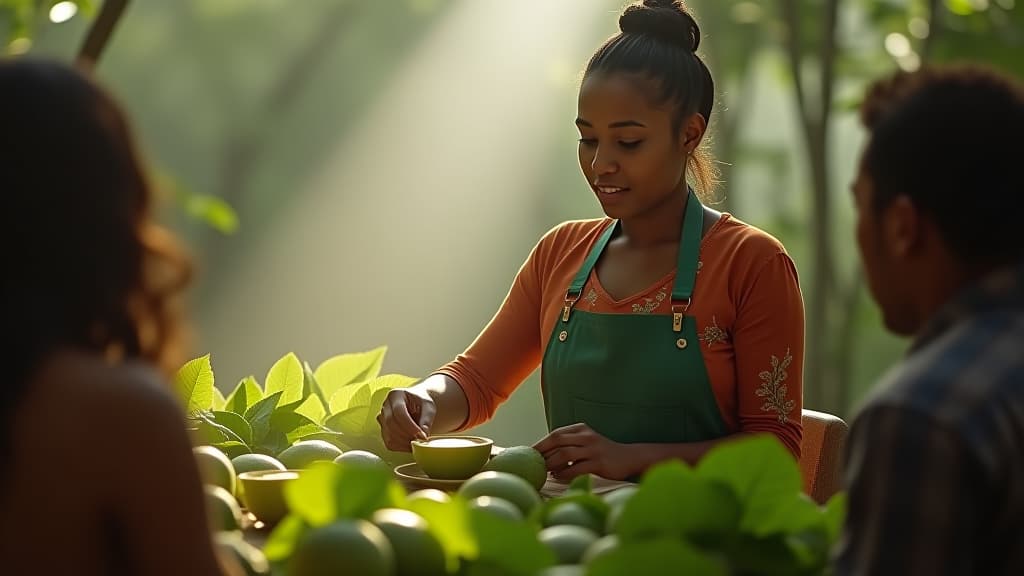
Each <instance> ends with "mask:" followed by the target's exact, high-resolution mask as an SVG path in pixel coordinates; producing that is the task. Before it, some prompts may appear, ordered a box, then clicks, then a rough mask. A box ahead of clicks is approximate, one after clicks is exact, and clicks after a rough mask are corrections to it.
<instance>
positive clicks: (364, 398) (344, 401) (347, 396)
mask: <svg viewBox="0 0 1024 576" xmlns="http://www.w3.org/2000/svg"><path fill="white" fill-rule="evenodd" d="M372 397H373V393H372V392H370V387H369V386H367V385H366V383H361V384H353V385H351V386H346V387H344V388H342V389H341V390H338V391H337V392H336V393H335V394H334V395H333V396H331V401H330V403H329V404H328V408H329V409H330V411H331V414H337V413H338V412H344V411H345V410H348V409H349V408H356V407H359V406H368V405H369V404H370V399H371V398H372Z"/></svg>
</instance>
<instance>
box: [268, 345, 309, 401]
mask: <svg viewBox="0 0 1024 576" xmlns="http://www.w3.org/2000/svg"><path fill="white" fill-rule="evenodd" d="M263 385H264V388H265V389H266V393H267V394H273V393H274V392H281V393H282V394H281V403H282V404H290V403H292V402H298V401H300V400H302V385H303V376H302V362H299V357H298V356H296V355H295V354H294V353H292V352H289V353H288V354H285V355H284V357H283V358H281V359H280V360H278V361H277V362H275V363H274V365H273V366H271V367H270V371H269V372H268V373H267V379H266V381H265V382H264V383H263Z"/></svg>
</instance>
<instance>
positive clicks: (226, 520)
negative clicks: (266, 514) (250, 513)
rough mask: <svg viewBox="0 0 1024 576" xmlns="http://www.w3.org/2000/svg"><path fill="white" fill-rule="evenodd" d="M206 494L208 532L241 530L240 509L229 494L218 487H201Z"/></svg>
mask: <svg viewBox="0 0 1024 576" xmlns="http://www.w3.org/2000/svg"><path fill="white" fill-rule="evenodd" d="M203 490H204V492H205V493H206V519H207V521H208V522H209V525H210V530H211V531H213V532H223V531H231V530H241V529H242V509H241V508H239V507H238V502H236V501H235V497H234V496H232V495H231V493H230V492H228V491H227V490H225V489H223V488H221V487H220V486H213V485H210V484H207V485H206V486H203Z"/></svg>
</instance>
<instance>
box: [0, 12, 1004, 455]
mask: <svg viewBox="0 0 1024 576" xmlns="http://www.w3.org/2000/svg"><path fill="white" fill-rule="evenodd" d="M54 5H58V6H57V7H56V8H54ZM101 5H102V2H100V1H99V0H90V1H84V0H83V1H80V2H52V1H36V0H0V50H4V51H6V52H8V53H11V54H17V53H24V52H26V51H27V52H28V53H30V54H35V55H49V56H55V57H58V58H61V59H64V60H68V61H70V60H72V59H73V58H74V54H75V53H76V51H77V50H78V47H79V45H80V44H81V43H82V39H83V36H84V35H85V33H86V30H87V29H88V28H89V25H90V22H91V21H92V18H94V17H95V15H96V13H97V10H98V9H99V8H100V6H101ZM690 5H691V7H692V8H693V9H694V10H695V12H696V13H697V15H698V18H699V20H700V21H701V23H702V26H703V32H704V42H703V44H702V52H703V54H704V56H705V57H706V58H707V59H708V61H709V63H710V67H711V69H712V73H713V74H714V76H715V79H716V82H717V83H718V88H719V89H718V103H717V107H716V117H715V118H714V121H713V126H712V129H713V132H712V139H713V142H714V145H715V150H716V154H717V157H718V159H719V160H720V161H721V162H722V163H723V164H722V165H721V168H722V170H723V174H724V176H725V178H726V181H725V183H724V185H723V187H722V189H721V193H722V196H723V199H722V202H721V204H720V205H719V206H718V207H719V208H720V209H724V210H728V211H730V212H732V213H733V214H735V215H736V216H737V217H739V218H741V219H743V220H745V221H747V222H750V223H752V224H755V225H757V226H760V227H762V228H764V229H766V230H767V231H769V232H770V233H772V234H774V235H776V236H778V237H779V238H780V239H781V240H782V241H783V242H784V243H785V244H786V246H787V248H788V249H789V251H790V253H791V254H792V255H793V257H794V259H795V260H796V262H797V265H798V268H799V270H800V274H801V282H802V285H803V288H804V295H805V299H806V306H807V314H808V346H809V348H808V364H807V371H806V375H807V376H806V378H807V380H806V384H805V399H806V405H807V407H810V408H818V409H824V410H827V411H832V412H835V413H838V414H841V415H844V416H850V415H851V414H852V413H853V410H854V409H855V407H856V405H857V401H858V399H859V398H861V397H862V395H863V394H864V392H865V391H866V390H868V389H869V388H870V386H871V385H872V383H873V381H874V380H875V379H876V378H877V377H878V376H879V374H881V373H882V372H883V371H884V370H885V369H886V367H887V366H889V365H890V364H891V363H892V362H893V361H894V360H895V359H896V358H898V357H899V355H900V354H901V353H902V351H903V349H904V347H905V343H904V342H903V341H900V340H896V339H893V338H891V337H889V336H887V335H886V334H885V333H884V331H883V330H882V329H881V327H880V323H879V319H878V315H877V313H876V311H875V309H874V306H873V305H872V304H871V302H870V299H869V298H868V296H867V295H866V292H865V290H864V287H863V286H862V284H861V282H860V274H859V268H858V266H859V264H858V261H857V258H856V252H855V248H854V245H853V242H852V230H851V224H852V216H853V211H852V204H851V201H850V198H849V192H848V185H849V182H850V179H851V176H852V174H853V170H854V166H855V161H856V155H857V152H858V150H859V147H860V146H861V143H862V138H863V134H862V131H861V129H860V127H859V125H858V122H857V117H856V105H857V103H858V101H859V99H860V98H861V96H862V94H863V90H864V87H865V86H866V84H867V82H869V81H870V80H871V79H872V78H874V77H877V76H878V75H880V74H883V73H886V72H890V71H892V70H895V69H897V68H898V67H903V68H906V69H913V68H915V67H917V66H919V65H921V63H922V62H926V61H946V60H951V59H960V58H973V59H980V60H984V61H988V62H990V63H992V64H994V65H996V66H998V67H1000V68H1002V69H1004V70H1007V71H1009V72H1011V73H1014V74H1017V75H1024V61H1022V60H1024V56H1022V54H1024V14H1022V12H1024V8H1021V7H1020V6H1019V5H1017V2H1015V0H799V1H798V0H777V1H767V2H753V1H739V0H704V1H696V0H694V1H691V2H690ZM622 6H623V2H622V1H621V0H514V1H507V0H506V1H502V0H450V1H446V0H330V1H329V0H135V1H133V2H130V3H129V4H128V8H127V10H126V12H125V13H124V16H123V18H122V19H121V21H120V22H119V23H118V25H117V28H116V29H115V32H114V35H113V37H112V40H111V42H110V44H109V45H108V46H107V48H106V50H105V52H104V54H103V57H102V59H101V61H100V62H99V66H98V74H99V76H100V78H101V79H102V80H103V81H105V83H106V84H107V85H108V86H109V87H110V88H111V90H113V91H114V92H115V94H116V95H117V96H118V97H119V98H120V100H121V101H122V102H123V103H124V105H125V107H126V108H127V110H128V111H129V113H130V114H131V116H132V118H133V120H134V123H135V127H136V129H137V132H138V136H139V139H140V140H141V144H142V147H143V149H144V151H145V153H146V154H147V156H148V158H149V159H150V162H151V164H152V167H153V169H154V172H155V173H156V174H157V175H158V177H159V178H160V180H161V181H162V182H164V183H165V184H166V189H167V190H168V191H169V192H168V198H167V202H166V204H165V205H164V207H163V209H164V217H165V218H166V220H167V221H168V222H169V223H170V224H171V225H172V226H173V227H174V228H175V229H176V230H177V231H178V232H179V233H180V234H181V235H182V236H183V237H185V238H186V239H187V241H188V243H189V245H190V248H191V250H192V252H193V254H194V255H195V256H196V258H197V259H198V261H199V263H200V267H201V268H200V270H201V274H200V277H199V281H198V283H197V284H196V286H195V289H194V290H193V292H192V301H193V302H192V311H193V318H194V322H195V328H196V334H197V342H196V350H195V352H196V355H198V354H201V353H206V352H210V353H211V354H212V360H213V365H214V369H215V372H216V376H217V382H218V386H219V387H220V388H221V389H223V390H225V391H227V390H229V389H230V388H231V387H233V386H234V384H235V383H236V382H237V381H238V380H239V379H240V378H242V377H244V376H246V375H248V374H254V375H256V376H257V377H258V378H262V377H263V375H265V374H266V371H267V369H268V368H269V367H270V365H271V364H272V363H273V362H274V361H275V360H276V359H277V358H279V357H281V356H282V355H284V354H285V353H287V352H289V351H294V352H296V353H297V354H298V355H299V356H300V357H301V358H302V359H304V360H307V361H309V362H310V363H311V364H312V365H314V366H316V365H317V364H318V363H319V362H320V361H322V360H324V359H326V358H327V357H329V356H332V355H334V354H337V353H341V352H354V351H363V350H369V349H371V348H374V347H376V346H379V345H382V344H386V345H387V346H388V347H389V353H388V356H387V359H386V360H385V364H384V371H385V372H398V373H404V374H408V375H413V376H422V375H425V374H427V373H428V372H429V371H431V370H432V369H433V368H435V367H437V366H439V365H440V364H442V363H444V362H446V361H447V360H448V359H450V358H451V357H453V356H454V355H455V354H457V353H458V352H460V351H461V350H462V349H463V348H464V347H465V346H466V345H467V344H469V342H470V341H471V340H472V339H473V338H474V337H475V336H476V334H477V333H478V332H479V330H480V329H481V328H482V327H483V326H484V324H485V323H486V322H487V321H488V319H489V318H490V317H491V315H492V314H493V313H494V311H495V309H496V308H497V306H498V304H499V303H500V302H501V300H502V299H503V298H504V296H505V293H506V291H507V289H508V287H509V285H510V282H511V280H512V278H513V276H514V274H515V273H516V271H517V270H518V268H519V266H520V264H521V263H522V261H523V259H524V258H525V257H526V256H527V254H528V252H529V251H530V249H531V247H532V246H533V245H534V243H535V242H536V241H537V240H538V239H539V237H540V236H541V234H543V233H544V232H545V231H546V230H548V229H549V228H550V227H552V226H554V225H555V224H557V223H558V222H560V221H563V220H566V219H570V218H587V217H595V216H598V215H600V210H599V207H598V205H597V203H596V201H595V200H594V199H593V198H592V196H591V193H590V191H589V189H588V187H587V186H586V183H585V182H584V181H583V178H582V177H581V175H580V172H579V167H578V165H577V162H576V138H577V134H576V130H575V128H574V126H573V119H574V117H575V106H576V91H577V86H578V80H579V74H580V71H581V69H582V67H583V65H584V64H585V62H586V60H587V58H589V56H590V54H591V53H592V52H593V50H594V49H595V48H596V47H597V46H598V45H599V44H600V43H601V42H602V41H603V40H604V39H605V38H607V37H608V36H609V35H611V34H612V33H614V32H615V31H616V29H617V25H616V20H617V17H618V13H619V11H620V10H621V7H622ZM76 9H77V10H76ZM69 14H70V16H69ZM797 77H799V84H798V83H797V81H796V78H797ZM798 86H799V88H798ZM825 103H827V104H828V105H825ZM3 112H4V113H16V111H3ZM965 113H967V111H965ZM970 192H971V191H965V193H970ZM994 208H996V209H997V207H994ZM543 428H544V419H543V410H542V408H541V403H540V392H539V386H538V382H537V378H536V375H534V376H533V377H531V378H530V379H529V380H528V381H527V382H525V383H524V384H523V386H522V387H521V388H520V389H519V391H518V392H517V393H516V395H515V396H514V397H513V398H512V399H511V400H510V402H509V403H508V404H506V405H505V406H504V407H503V408H502V410H501V411H500V412H499V415H498V416H497V417H496V418H495V420H494V421H492V422H491V423H489V424H487V425H486V426H485V427H484V433H486V434H490V435H492V436H494V437H495V438H496V439H498V441H499V442H501V443H505V444H510V443H527V442H532V441H533V440H534V439H536V438H537V437H538V436H539V435H540V434H541V433H542V432H543Z"/></svg>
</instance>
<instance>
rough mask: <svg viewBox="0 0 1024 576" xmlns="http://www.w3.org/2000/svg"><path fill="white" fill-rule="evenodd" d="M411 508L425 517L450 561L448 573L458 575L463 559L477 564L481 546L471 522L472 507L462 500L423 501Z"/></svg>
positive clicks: (458, 497) (412, 504)
mask: <svg viewBox="0 0 1024 576" xmlns="http://www.w3.org/2000/svg"><path fill="white" fill-rule="evenodd" d="M407 508H408V509H409V510H412V511H413V512H415V513H417V514H419V515H420V516H422V517H423V518H424V519H425V520H426V521H427V524H428V525H429V527H430V528H429V529H430V532H431V533H432V534H433V535H434V536H435V537H437V539H438V541H439V542H441V546H442V547H443V548H444V552H445V556H446V557H447V559H448V570H449V571H454V570H455V568H456V567H457V566H458V562H459V558H467V559H469V560H473V559H475V558H476V557H477V554H478V552H479V546H478V543H477V538H476V533H475V532H474V531H473V528H472V525H471V523H470V519H469V507H468V506H467V505H466V501H465V500H463V499H462V498H461V497H460V496H453V497H452V499H451V500H450V501H448V502H437V501H434V500H427V499H419V500H413V501H411V502H409V504H408V506H407Z"/></svg>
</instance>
